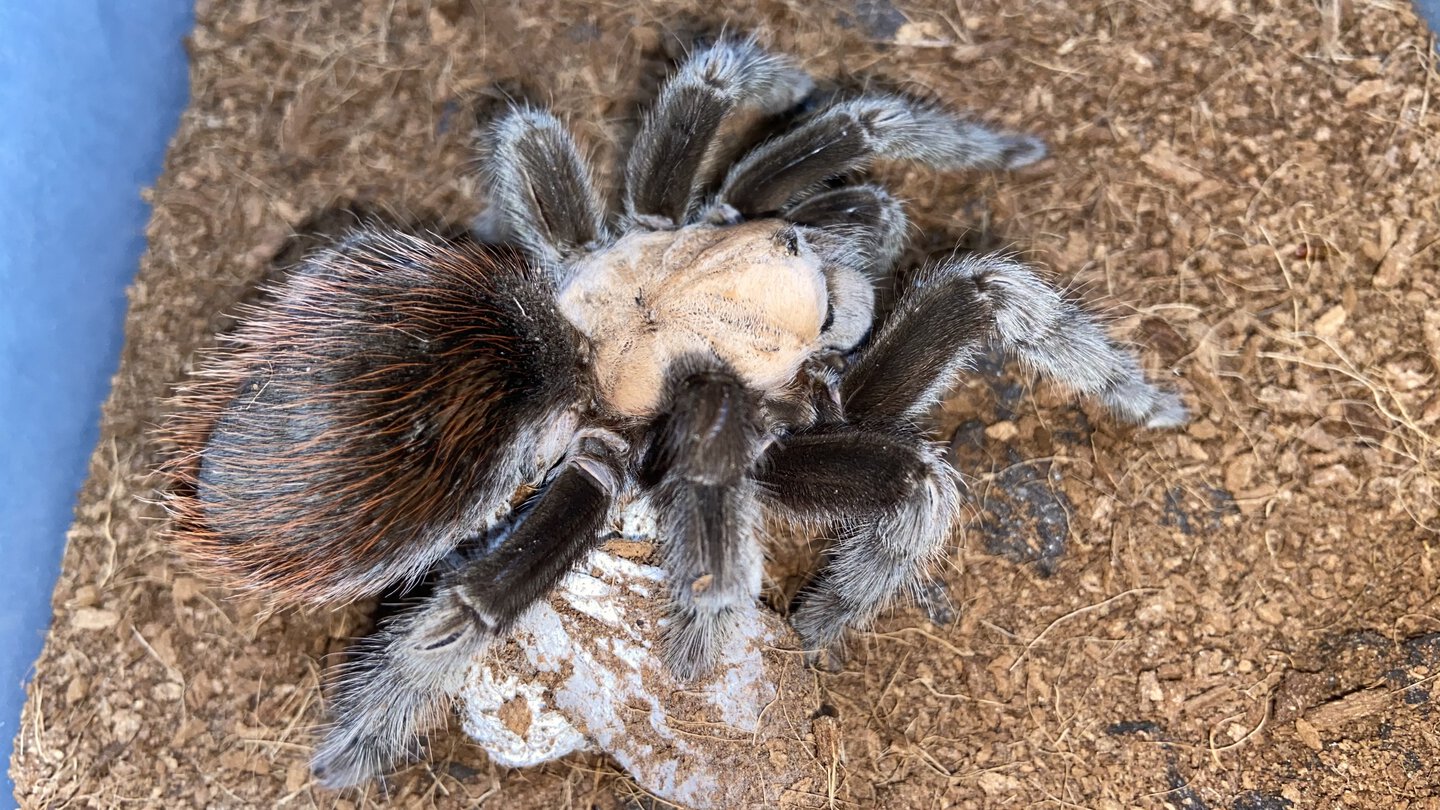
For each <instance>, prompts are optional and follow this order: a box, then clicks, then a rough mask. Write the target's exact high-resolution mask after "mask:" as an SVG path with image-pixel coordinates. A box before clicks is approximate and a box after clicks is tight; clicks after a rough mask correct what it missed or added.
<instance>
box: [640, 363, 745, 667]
mask: <svg viewBox="0 0 1440 810" xmlns="http://www.w3.org/2000/svg"><path fill="white" fill-rule="evenodd" d="M668 388H669V390H668V391H667V397H666V401H667V403H668V404H667V407H666V410H665V414H664V416H663V417H662V418H661V419H660V420H659V421H658V423H657V425H656V427H655V432H654V434H653V436H654V438H653V442H652V445H651V447H650V449H649V452H648V453H647V454H646V458H645V461H644V466H643V470H642V474H643V480H644V482H645V483H646V484H647V485H648V486H649V487H650V488H651V494H650V497H651V499H652V503H654V505H655V508H656V512H657V516H658V522H659V529H660V537H661V543H662V547H663V553H664V560H665V567H666V569H667V570H668V571H669V574H670V582H671V597H672V600H673V613H672V615H671V617H670V624H669V626H668V627H667V628H666V631H665V638H664V645H665V654H666V657H667V660H668V662H669V664H670V667H671V669H672V670H673V671H674V672H675V674H676V675H677V676H678V677H680V678H682V679H687V680H688V679H691V678H694V677H696V676H698V675H701V674H703V673H704V672H705V671H706V670H708V669H709V668H710V667H711V666H712V665H713V664H714V662H715V660H716V658H717V656H718V655H719V652H720V648H721V646H722V645H723V644H724V643H725V641H726V640H727V639H728V637H729V635H730V633H731V631H732V630H733V628H734V626H735V623H736V621H737V620H738V619H739V617H740V615H741V613H742V612H743V611H745V610H749V609H751V608H752V606H753V604H754V601H755V599H756V597H758V596H759V593H760V577H761V573H762V564H763V558H762V554H761V549H760V542H759V537H758V529H759V521H760V514H759V512H760V510H759V503H758V492H757V487H756V485H755V483H754V481H752V480H751V479H750V477H749V472H750V470H751V468H752V467H753V466H754V464H755V461H756V459H757V458H758V457H759V455H760V453H761V451H762V450H763V441H764V432H763V424H762V422H761V419H760V414H759V405H758V403H757V402H756V398H755V397H754V396H753V395H752V394H751V393H750V392H749V391H747V390H746V389H745V387H744V386H743V385H742V384H741V383H740V381H739V379H737V378H736V377H735V375H734V374H733V373H731V372H730V371H729V370H728V369H727V368H725V367H724V366H723V364H721V363H720V361H718V360H714V359H712V358H698V357H693V356H692V357H686V358H682V359H681V360H680V361H679V362H678V363H677V364H676V365H675V366H674V367H672V369H671V372H670V384H669V386H668Z"/></svg>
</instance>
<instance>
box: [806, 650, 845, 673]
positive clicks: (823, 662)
mask: <svg viewBox="0 0 1440 810" xmlns="http://www.w3.org/2000/svg"><path fill="white" fill-rule="evenodd" d="M804 660H805V665H806V666H808V667H810V668H812V669H815V670H818V671H820V672H827V673H831V674H834V673H836V672H840V671H841V670H843V669H844V668H845V651H844V649H842V645H841V644H839V643H835V644H831V645H829V646H828V647H821V648H819V649H807V650H805V656H804Z"/></svg>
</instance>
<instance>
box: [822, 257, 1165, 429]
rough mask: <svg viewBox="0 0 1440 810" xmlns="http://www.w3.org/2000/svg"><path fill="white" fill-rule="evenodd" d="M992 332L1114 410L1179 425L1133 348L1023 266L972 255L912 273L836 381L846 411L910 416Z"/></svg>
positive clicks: (926, 405)
mask: <svg viewBox="0 0 1440 810" xmlns="http://www.w3.org/2000/svg"><path fill="white" fill-rule="evenodd" d="M988 339H995V340H997V341H998V342H999V343H1000V345H1001V346H1002V347H1003V348H1004V349H1005V350H1006V351H1007V352H1009V353H1010V354H1012V355H1013V356H1015V357H1016V358H1017V359H1019V360H1020V361H1021V362H1022V363H1023V364H1024V365H1025V366H1026V367H1027V368H1031V369H1034V370H1036V371H1039V372H1040V373H1042V374H1043V375H1045V376H1047V377H1049V378H1051V379H1053V380H1055V381H1056V382H1058V383H1060V384H1061V385H1063V386H1065V387H1067V388H1069V389H1071V390H1073V391H1075V392H1076V393H1079V394H1083V395H1086V396H1091V397H1094V398H1095V399H1097V400H1098V401H1099V402H1100V403H1101V404H1102V405H1104V406H1105V407H1106V409H1107V410H1109V411H1110V413H1111V414H1113V415H1114V416H1115V418H1117V419H1119V420H1120V421H1122V422H1126V423H1129V424H1138V425H1144V426H1146V427H1153V428H1160V427H1172V426H1175V425H1179V424H1183V423H1184V421H1185V418H1186V414H1185V408H1184V406H1183V405H1182V404H1181V403H1180V399H1179V397H1178V396H1176V395H1175V394H1174V393H1172V392H1168V391H1163V390H1161V389H1159V388H1157V387H1155V386H1154V385H1152V384H1150V383H1149V382H1147V381H1146V380H1145V377H1144V374H1143V373H1142V372H1141V370H1140V366H1139V363H1138V362H1137V361H1136V359H1135V357H1134V355H1132V354H1131V353H1129V352H1127V351H1126V350H1124V349H1122V348H1121V347H1120V346H1119V345H1118V344H1116V343H1115V342H1114V341H1113V340H1111V339H1110V338H1109V337H1108V336H1106V334H1105V332H1104V330H1102V329H1101V328H1100V325H1099V324H1098V323H1097V322H1096V321H1095V319H1094V317H1093V316H1091V315H1090V314H1089V313H1087V312H1086V311H1085V310H1084V309H1082V308H1081V307H1080V306H1079V305H1078V304H1076V303H1075V302H1073V301H1070V300H1068V299H1067V298H1065V297H1064V296H1063V295H1062V294H1061V293H1060V292H1059V291H1058V290H1056V289H1055V288H1054V287H1052V286H1051V285H1049V284H1048V283H1046V282H1045V281H1044V280H1043V279H1041V278H1040V277H1039V276H1038V275H1036V273H1035V272H1034V271H1033V270H1031V269H1030V268H1028V267H1026V266H1024V265H1023V264H1021V263H1019V262H1017V261H1015V260H1013V259H1011V258H1008V257H1005V256H996V255H977V256H968V257H966V258H963V259H960V260H957V261H951V262H946V263H943V264H939V265H934V266H931V267H929V268H927V269H925V270H924V271H922V272H921V273H919V274H917V277H916V279H915V280H914V282H913V283H912V284H911V285H910V288H909V289H908V290H907V291H906V292H905V293H904V294H903V295H902V296H901V298H900V301H899V304H898V306H897V307H896V310H895V312H893V313H892V314H891V316H890V318H889V320H888V321H887V322H886V324H885V326H884V327H883V328H882V329H881V330H880V332H879V334H877V335H876V337H875V339H874V340H872V341H871V343H870V345H869V346H867V347H866V349H865V350H864V351H863V352H862V353H861V355H860V357H859V359H858V360H857V362H856V364H855V366H854V367H853V368H852V369H851V370H850V372H849V373H848V374H847V375H846V376H845V378H844V379H843V380H842V381H841V397H842V402H843V404H844V407H845V410H846V415H847V417H848V418H850V419H851V420H853V421H856V422H857V423H860V424H864V425H871V426H877V427H881V428H882V429H883V427H884V426H887V425H892V424H913V423H915V422H916V420H918V419H919V418H920V417H921V416H923V415H924V414H925V413H926V412H927V411H928V410H929V409H930V408H931V407H933V406H934V405H935V403H936V402H938V401H939V398H940V397H941V396H943V395H944V394H945V392H947V391H949V390H950V389H951V388H952V387H953V386H954V384H955V381H956V379H957V377H958V375H959V374H960V372H961V371H963V370H965V369H966V368H969V367H971V366H972V365H973V362H974V358H975V355H976V354H977V353H978V352H979V351H980V350H981V348H982V347H983V344H984V341H986V340H988Z"/></svg>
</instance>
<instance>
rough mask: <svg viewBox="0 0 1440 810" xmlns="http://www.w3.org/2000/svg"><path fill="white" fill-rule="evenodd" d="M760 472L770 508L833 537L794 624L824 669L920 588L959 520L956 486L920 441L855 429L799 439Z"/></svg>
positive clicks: (929, 445) (931, 447) (930, 446)
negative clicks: (854, 636)
mask: <svg viewBox="0 0 1440 810" xmlns="http://www.w3.org/2000/svg"><path fill="white" fill-rule="evenodd" d="M763 469H764V473H763V474H762V476H761V481H762V483H763V484H764V485H765V491H766V493H767V496H768V500H769V503H770V504H772V505H773V506H774V507H775V508H778V509H779V510H780V511H781V513H782V514H784V515H786V516H787V517H789V518H790V519H791V520H794V521H796V522H799V523H802V524H806V525H812V526H815V525H818V526H820V527H822V531H825V532H827V533H829V534H830V535H831V538H830V539H831V541H832V542H831V545H830V548H829V549H828V550H827V551H826V553H825V556H824V560H823V563H822V565H821V568H820V571H819V573H818V574H817V575H816V576H815V577H814V579H812V580H811V582H810V583H809V584H808V585H807V586H806V588H805V590H804V591H803V592H802V593H801V595H800V599H799V604H798V606H797V608H796V610H795V612H794V614H793V615H792V616H791V617H790V622H791V624H792V625H793V626H794V627H795V631H796V632H797V633H799V634H800V638H801V640H802V641H803V642H804V644H805V648H806V650H807V651H808V653H809V655H810V656H811V659H812V660H814V661H817V662H826V659H827V658H828V657H829V656H831V655H833V654H835V653H836V652H837V648H838V646H839V644H840V642H841V641H842V640H843V638H844V635H845V632H846V630H848V629H850V628H853V627H863V626H865V625H866V624H868V623H869V622H870V621H871V620H873V619H874V618H875V616H877V615H878V614H879V613H880V611H881V610H882V609H883V608H884V607H885V606H886V605H887V604H889V603H890V601H891V600H892V599H894V597H895V596H896V595H897V594H900V593H903V592H905V591H906V590H907V589H913V588H914V586H916V585H917V584H919V582H920V579H921V577H922V576H923V575H924V573H925V571H926V570H927V569H928V567H929V565H930V563H931V562H932V561H933V559H934V558H935V556H936V555H937V554H938V553H939V551H940V550H941V548H942V547H943V544H944V541H945V539H946V538H947V537H948V536H949V534H950V531H951V529H952V528H953V527H954V525H955V521H956V519H957V518H958V513H959V507H960V489H959V480H958V476H957V475H956V474H955V471H954V470H952V469H951V468H950V467H949V465H948V464H946V463H945V461H944V458H943V456H942V454H941V453H940V451H939V449H938V448H937V447H936V445H935V444H934V443H933V442H930V441H928V440H926V439H925V438H924V437H922V436H920V435H918V434H916V433H911V432H908V431H902V430H896V431H893V432H890V433H880V432H871V431H865V430H854V429H848V428H838V429H831V430H827V431H826V432H823V433H807V434H801V435H799V436H795V437H792V438H791V439H789V440H787V441H786V442H785V444H784V445H783V446H780V445H777V446H775V447H773V448H772V449H771V452H770V453H769V454H767V456H766V461H765V465H764V468H763ZM827 663H828V662H827Z"/></svg>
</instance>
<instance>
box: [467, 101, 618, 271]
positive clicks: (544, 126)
mask: <svg viewBox="0 0 1440 810" xmlns="http://www.w3.org/2000/svg"><path fill="white" fill-rule="evenodd" d="M480 149H481V155H482V161H483V166H484V176H485V179H486V182H487V185H488V187H489V195H488V197H489V200H490V205H491V209H490V210H489V211H487V212H486V214H484V215H482V216H483V217H485V218H488V219H489V221H488V222H487V223H485V226H486V227H488V228H489V229H491V230H494V231H497V233H495V234H485V235H486V236H496V237H501V238H508V239H513V240H514V241H515V242H517V243H518V244H519V245H520V246H521V247H522V248H523V249H524V250H525V252H526V253H528V254H529V255H530V257H531V258H532V259H534V260H535V261H537V262H539V263H541V264H543V265H545V266H547V267H549V268H551V269H552V270H553V271H558V269H559V268H560V267H561V265H562V263H563V262H564V261H565V260H566V259H568V258H570V257H572V256H574V255H576V254H577V253H580V252H582V251H584V250H586V249H587V248H590V247H593V246H595V245H596V244H599V243H602V242H604V241H606V239H607V238H608V236H607V234H606V230H605V214H604V211H605V208H604V204H603V203H602V202H601V200H600V197H599V196H598V195H597V194H596V193H595V188H594V185H593V183H592V181H591V175H590V168H589V166H588V165H586V162H585V160H584V159H583V158H582V157H581V156H580V151H579V149H578V148H577V147H576V146H575V141H574V139H573V138H571V137H570V133H569V132H568V131H567V130H566V129H565V126H564V125H563V124H561V123H560V122H559V121H558V120H557V119H556V118H555V116H553V115H551V114H550V113H548V112H544V111H541V110H535V109H530V108H528V107H516V108H512V109H511V110H510V111H509V112H508V113H506V114H505V115H504V116H502V117H501V118H500V119H498V120H497V121H495V122H494V123H493V124H491V125H490V127H489V129H488V130H487V131H486V134H485V136H484V137H483V139H482V141H481V144H480Z"/></svg>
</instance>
